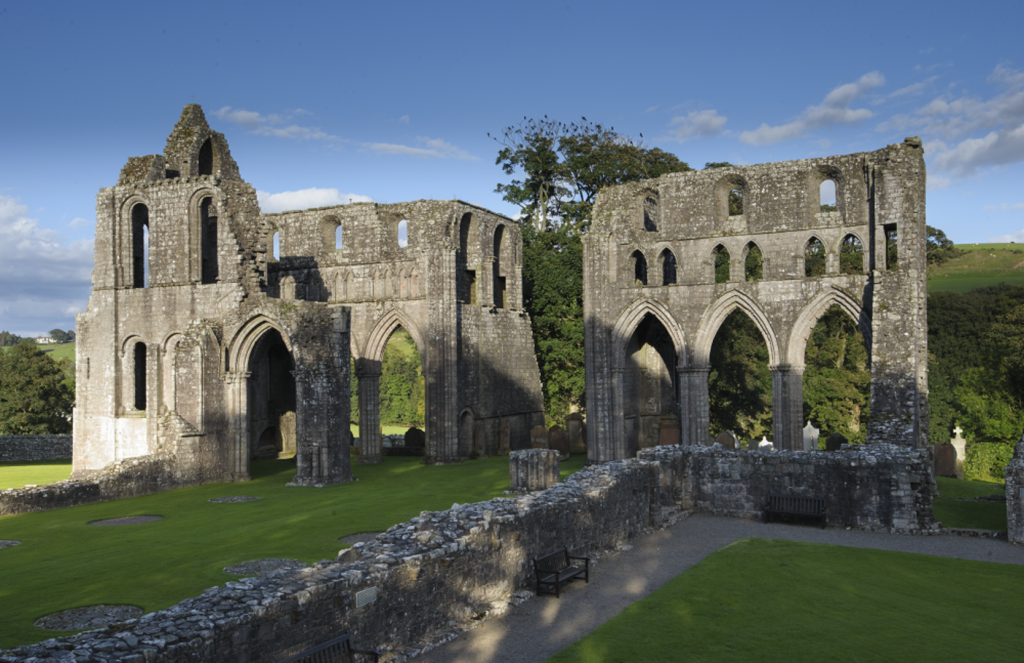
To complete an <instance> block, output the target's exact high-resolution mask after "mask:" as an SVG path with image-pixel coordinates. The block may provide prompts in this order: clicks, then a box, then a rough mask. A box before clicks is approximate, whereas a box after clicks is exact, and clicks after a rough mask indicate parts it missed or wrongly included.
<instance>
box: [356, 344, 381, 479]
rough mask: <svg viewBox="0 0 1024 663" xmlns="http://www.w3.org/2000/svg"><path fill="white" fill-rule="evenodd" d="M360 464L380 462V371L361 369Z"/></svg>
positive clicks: (359, 373)
mask: <svg viewBox="0 0 1024 663" xmlns="http://www.w3.org/2000/svg"><path fill="white" fill-rule="evenodd" d="M356 366H357V373H356V377H357V378H358V379H359V462H360V463H379V462H380V455H381V454H380V370H379V369H378V370H377V371H374V370H372V369H369V368H362V369H359V366H358V364H357V365H356Z"/></svg>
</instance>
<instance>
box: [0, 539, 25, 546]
mask: <svg viewBox="0 0 1024 663" xmlns="http://www.w3.org/2000/svg"><path fill="white" fill-rule="evenodd" d="M20 545H21V541H15V540H14V539H0V548H13V547H14V546H20Z"/></svg>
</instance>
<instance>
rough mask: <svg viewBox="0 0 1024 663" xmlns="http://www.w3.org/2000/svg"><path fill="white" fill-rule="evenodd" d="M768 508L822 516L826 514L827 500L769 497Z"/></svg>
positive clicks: (783, 496) (786, 496) (790, 496)
mask: <svg viewBox="0 0 1024 663" xmlns="http://www.w3.org/2000/svg"><path fill="white" fill-rule="evenodd" d="M768 508H769V509H771V510H774V511H790V512H792V511H799V512H802V513H815V514H820V513H824V512H825V498H823V497H803V496H800V495H769V496H768Z"/></svg>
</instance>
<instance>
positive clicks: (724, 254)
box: [711, 244, 729, 283]
mask: <svg viewBox="0 0 1024 663" xmlns="http://www.w3.org/2000/svg"><path fill="white" fill-rule="evenodd" d="M711 257H712V258H713V259H714V261H715V283H728V282H729V249H727V248H725V247H724V246H723V245H721V244H719V245H718V246H716V247H715V250H714V251H712V253H711Z"/></svg>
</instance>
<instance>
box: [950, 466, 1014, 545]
mask: <svg viewBox="0 0 1024 663" xmlns="http://www.w3.org/2000/svg"><path fill="white" fill-rule="evenodd" d="M936 481H937V482H938V484H939V497H938V499H936V500H935V501H934V502H933V503H932V512H933V513H934V514H935V519H936V520H938V521H939V522H941V523H942V524H943V526H945V527H957V528H967V529H988V530H995V531H997V532H998V531H1003V530H1005V529H1006V502H961V501H958V500H964V499H972V498H974V497H985V496H988V495H1004V494H1006V486H1005V485H1003V484H1001V483H990V482H988V481H964V480H960V479H950V478H948V477H937V478H936Z"/></svg>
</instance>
